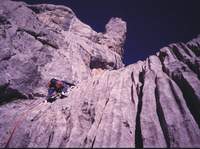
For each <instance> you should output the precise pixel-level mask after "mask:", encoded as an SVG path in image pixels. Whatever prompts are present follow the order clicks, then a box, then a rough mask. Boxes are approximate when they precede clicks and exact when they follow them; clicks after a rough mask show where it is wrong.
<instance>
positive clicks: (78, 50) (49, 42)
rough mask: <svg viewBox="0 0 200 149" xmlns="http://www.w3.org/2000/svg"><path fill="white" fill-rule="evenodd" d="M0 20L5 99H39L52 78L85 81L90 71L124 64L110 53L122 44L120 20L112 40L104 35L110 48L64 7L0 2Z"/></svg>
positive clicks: (0, 80)
mask: <svg viewBox="0 0 200 149" xmlns="http://www.w3.org/2000/svg"><path fill="white" fill-rule="evenodd" d="M0 19H1V21H0V23H1V24H0V45H1V46H0V50H1V53H0V61H1V63H0V68H1V69H0V76H1V78H0V86H1V88H3V90H4V91H2V93H1V94H2V96H4V97H5V98H6V97H8V96H9V98H11V97H15V96H18V97H26V98H29V97H33V96H34V95H35V94H38V95H39V94H40V95H42V94H43V95H44V94H45V93H46V89H45V88H46V86H45V84H46V82H47V81H48V80H49V79H51V78H53V77H54V78H58V79H63V80H66V81H68V82H71V83H75V84H76V83H78V82H80V81H82V80H85V79H88V78H90V77H91V74H92V69H98V68H101V69H109V70H113V69H118V68H121V67H123V66H124V64H123V63H122V60H121V55H119V54H118V53H117V52H116V51H117V49H119V48H122V47H123V42H124V40H123V41H121V40H120V41H119V40H118V39H119V38H125V30H126V29H125V28H126V26H125V22H124V21H122V20H120V21H118V22H116V23H114V24H115V26H117V24H118V26H119V29H118V30H121V31H119V35H118V38H117V39H114V37H113V36H109V38H112V41H113V42H115V44H117V45H120V46H117V47H116V46H115V48H114V47H113V48H114V49H110V48H109V46H108V42H109V41H107V42H105V43H104V44H100V43H98V42H97V39H101V37H99V35H98V33H97V32H95V31H93V30H92V28H91V27H89V26H88V25H86V24H84V23H83V22H81V21H80V20H79V19H78V18H77V17H76V16H75V14H74V13H73V11H72V10H71V9H69V8H67V7H64V6H55V5H50V4H41V5H31V6H29V5H27V4H25V3H22V2H20V3H19V2H13V1H8V0H2V1H1V5H0ZM111 20H112V19H111ZM116 20H119V19H116ZM111 22H112V21H111ZM120 24H123V25H120ZM121 28H122V29H121ZM114 32H116V33H117V32H118V31H114ZM122 32H124V33H123V34H122ZM103 35H104V34H103ZM120 36H123V37H120ZM102 38H103V37H102Z"/></svg>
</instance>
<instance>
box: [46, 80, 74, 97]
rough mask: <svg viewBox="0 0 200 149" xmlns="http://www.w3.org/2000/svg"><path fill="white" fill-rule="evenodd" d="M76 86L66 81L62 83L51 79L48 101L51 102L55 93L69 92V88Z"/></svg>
mask: <svg viewBox="0 0 200 149" xmlns="http://www.w3.org/2000/svg"><path fill="white" fill-rule="evenodd" d="M71 86H74V84H72V83H68V82H66V81H60V80H57V79H54V78H53V79H51V80H50V81H49V83H48V95H47V100H49V99H50V98H51V97H52V96H53V95H54V94H55V93H62V92H65V93H66V92H67V90H68V88H69V87H71Z"/></svg>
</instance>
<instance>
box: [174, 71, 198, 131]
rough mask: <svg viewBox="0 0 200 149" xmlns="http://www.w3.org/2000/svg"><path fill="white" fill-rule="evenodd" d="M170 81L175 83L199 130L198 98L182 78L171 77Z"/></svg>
mask: <svg viewBox="0 0 200 149" xmlns="http://www.w3.org/2000/svg"><path fill="white" fill-rule="evenodd" d="M172 79H173V80H174V81H175V82H176V84H177V85H178V86H179V88H180V89H181V91H182V93H183V97H184V99H185V101H186V103H187V106H188V108H189V110H190V112H191V114H192V115H193V117H194V119H195V121H196V122H197V124H198V126H199V128H200V114H199V113H200V108H199V107H200V102H199V101H198V97H197V96H196V95H195V93H194V90H193V89H192V87H191V86H190V84H189V83H188V82H187V81H186V80H185V79H184V78H183V76H182V75H181V78H179V77H177V76H172Z"/></svg>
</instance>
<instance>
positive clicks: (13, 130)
mask: <svg viewBox="0 0 200 149" xmlns="http://www.w3.org/2000/svg"><path fill="white" fill-rule="evenodd" d="M41 103H43V102H40V103H39V104H34V105H33V106H32V107H31V108H30V109H28V110H26V111H25V112H23V113H22V114H21V115H20V116H19V117H18V119H17V120H16V121H15V122H14V127H13V129H12V131H11V134H10V136H9V138H8V139H7V141H6V145H5V148H8V145H9V143H10V141H11V139H12V137H13V134H14V132H15V130H16V128H17V127H18V126H19V124H20V122H22V120H24V119H25V116H26V114H27V113H28V112H29V111H30V110H33V109H34V108H35V107H38V106H39V105H41Z"/></svg>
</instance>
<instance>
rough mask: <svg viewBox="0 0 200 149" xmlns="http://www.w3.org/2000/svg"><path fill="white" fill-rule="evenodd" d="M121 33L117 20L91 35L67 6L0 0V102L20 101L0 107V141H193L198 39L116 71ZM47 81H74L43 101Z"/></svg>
mask: <svg viewBox="0 0 200 149" xmlns="http://www.w3.org/2000/svg"><path fill="white" fill-rule="evenodd" d="M125 33H126V23H125V22H124V21H122V20H121V19H119V18H112V19H111V20H110V21H109V23H108V24H107V25H106V32H105V33H96V32H95V31H93V30H92V29H91V27H89V26H88V25H86V24H84V23H82V22H81V21H80V20H79V19H78V18H77V17H76V16H75V14H74V13H73V11H72V10H71V9H69V8H67V7H64V6H55V5H49V4H48V5H47V4H43V5H31V6H30V5H27V4H25V3H21V2H20V3H19V2H12V1H8V0H2V1H1V4H0V50H1V52H0V99H1V103H3V101H4V102H5V101H8V100H10V99H13V98H14V99H15V98H17V99H18V100H14V101H12V102H9V103H6V104H2V105H1V106H0V132H1V133H0V147H62V148H63V147H89V148H91V147H200V129H199V128H200V115H199V113H200V108H199V107H200V88H199V86H200V37H197V38H196V39H193V40H191V41H190V42H188V43H186V44H184V43H177V44H171V45H168V46H166V47H164V48H162V49H161V50H160V52H158V53H156V54H155V55H153V56H150V57H148V58H147V59H146V60H145V61H138V62H137V63H135V64H132V65H129V66H126V67H124V64H123V63H122V61H121V57H123V43H124V41H125ZM52 77H55V78H58V79H63V80H66V81H68V82H72V83H75V84H76V86H75V88H73V89H71V90H70V91H69V92H68V97H66V98H63V99H57V100H56V101H55V102H53V103H43V101H44V100H45V97H42V96H45V95H46V84H47V81H48V80H49V79H51V78H52ZM39 96H41V97H39ZM31 97H32V98H34V99H30V98H31ZM22 98H28V100H22Z"/></svg>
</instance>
